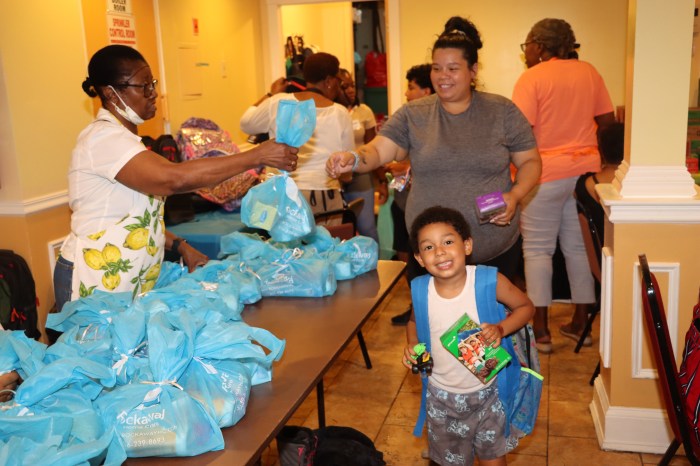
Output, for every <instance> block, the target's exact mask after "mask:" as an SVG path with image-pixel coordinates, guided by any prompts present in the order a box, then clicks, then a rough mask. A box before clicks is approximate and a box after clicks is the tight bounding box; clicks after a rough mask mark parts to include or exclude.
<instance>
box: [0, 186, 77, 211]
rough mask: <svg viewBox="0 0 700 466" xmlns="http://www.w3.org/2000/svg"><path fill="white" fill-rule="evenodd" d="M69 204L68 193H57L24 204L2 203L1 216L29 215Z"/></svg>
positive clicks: (0, 207) (35, 198) (32, 199)
mask: <svg viewBox="0 0 700 466" xmlns="http://www.w3.org/2000/svg"><path fill="white" fill-rule="evenodd" d="M64 204H68V191H67V190H64V191H56V192H55V193H50V194H46V195H44V196H38V197H33V198H31V199H27V200H25V201H22V202H11V201H0V217H1V216H20V215H28V214H33V213H36V212H41V211H43V210H49V209H53V208H54V207H59V206H62V205H64Z"/></svg>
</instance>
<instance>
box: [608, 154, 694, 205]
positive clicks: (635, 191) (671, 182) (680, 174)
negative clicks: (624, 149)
mask: <svg viewBox="0 0 700 466" xmlns="http://www.w3.org/2000/svg"><path fill="white" fill-rule="evenodd" d="M615 178H616V182H617V183H618V184H620V186H621V187H619V188H618V189H619V191H620V195H621V196H622V197H623V198H625V199H629V198H642V199H644V198H650V197H653V198H659V197H662V198H677V197H680V198H692V197H694V196H695V195H696V194H697V193H696V190H695V180H694V179H693V177H692V176H690V173H689V172H688V169H687V168H686V166H685V165H630V164H629V163H627V162H623V163H622V164H620V167H619V168H618V170H617V172H616V173H615Z"/></svg>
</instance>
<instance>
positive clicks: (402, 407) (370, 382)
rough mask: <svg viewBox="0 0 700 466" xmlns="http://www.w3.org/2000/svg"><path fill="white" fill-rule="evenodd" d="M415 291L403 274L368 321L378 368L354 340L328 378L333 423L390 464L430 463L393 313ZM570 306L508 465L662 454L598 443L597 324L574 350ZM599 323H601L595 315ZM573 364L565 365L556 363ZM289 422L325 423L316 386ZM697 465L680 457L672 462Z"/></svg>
mask: <svg viewBox="0 0 700 466" xmlns="http://www.w3.org/2000/svg"><path fill="white" fill-rule="evenodd" d="M409 303H410V292H409V290H408V286H407V285H406V283H405V281H404V280H401V281H400V282H399V283H398V284H397V285H396V287H395V288H394V290H393V292H392V293H391V294H390V295H389V296H388V297H387V299H385V300H384V302H383V303H382V305H381V306H380V308H379V309H377V310H376V311H375V313H374V314H373V316H372V317H371V319H370V320H369V321H368V322H367V323H366V324H365V326H364V327H363V334H364V336H365V340H366V342H367V346H368V348H369V352H370V356H371V358H372V365H373V368H372V369H371V370H368V369H366V368H365V366H364V362H363V360H362V354H361V352H360V350H359V348H358V346H357V340H353V342H352V343H351V345H350V346H349V347H348V348H347V349H346V351H345V352H344V353H343V355H342V356H341V358H340V359H339V360H338V361H337V362H336V363H335V364H334V365H333V367H332V368H331V370H330V371H329V372H328V374H327V375H326V376H325V377H324V385H325V387H326V388H325V397H326V404H325V406H326V424H327V425H339V426H350V427H354V428H355V429H358V430H360V431H362V432H364V433H365V434H366V435H367V436H369V437H370V438H372V439H373V440H374V442H375V445H376V446H377V448H378V449H379V450H380V451H382V452H383V453H384V459H385V461H386V462H387V464H388V465H390V466H414V465H415V466H425V465H427V464H428V460H424V459H421V451H422V450H423V449H425V448H426V446H427V441H426V439H425V436H424V437H423V438H420V439H418V438H415V437H413V435H412V434H411V431H412V430H413V425H414V422H415V419H416V415H417V412H418V407H419V405H420V379H419V377H418V376H417V375H413V374H411V373H410V372H409V371H407V370H406V369H405V368H404V367H403V366H402V365H401V364H400V358H401V355H402V352H403V346H404V343H405V330H404V327H396V326H392V325H391V316H393V315H396V314H398V313H400V312H401V311H404V310H405V309H407V308H408V305H409ZM570 315H571V306H570V305H568V304H560V303H558V304H555V305H554V306H553V308H552V310H551V317H550V319H551V321H550V328H551V329H552V333H553V341H554V352H553V353H552V354H551V355H541V356H540V359H541V364H542V375H544V377H545V379H544V380H545V386H544V390H543V393H542V402H541V405H540V412H539V417H538V420H537V425H536V427H535V430H534V432H533V434H532V435H530V436H528V437H526V438H524V439H523V440H522V441H521V443H520V445H519V446H518V448H516V449H515V450H514V452H513V453H512V454H510V455H508V464H511V465H523V466H525V465H527V466H540V465H549V466H559V465H562V466H564V465H566V466H577V465H614V466H627V465H630V466H631V465H652V464H657V463H658V461H659V460H660V459H661V456H660V455H651V454H640V453H625V452H612V451H602V450H600V448H599V447H598V441H597V439H596V434H595V430H594V427H593V421H592V418H591V414H590V411H589V408H588V405H589V403H590V401H591V399H592V393H593V392H592V390H593V388H592V387H591V386H590V385H589V384H588V381H589V379H590V377H591V374H592V373H593V370H594V368H595V366H596V364H597V361H598V359H597V336H598V328H597V325H596V327H595V328H594V331H593V336H594V345H593V347H592V348H582V350H581V352H580V353H579V354H575V353H574V352H573V348H574V342H573V341H571V340H568V339H566V338H564V337H561V336H559V335H558V333H557V332H556V331H555V330H556V329H557V328H558V326H559V325H560V324H562V323H564V322H567V321H568V318H569V316H570ZM596 323H597V322H596ZM559 367H561V368H566V373H564V371H558V370H557V368H559ZM288 424H290V425H304V426H307V427H310V428H316V427H318V415H317V411H316V393H315V392H312V393H311V395H310V396H309V397H308V398H307V399H306V400H305V401H304V403H302V405H301V406H300V407H299V409H298V410H297V411H296V412H295V413H294V415H293V416H292V418H291V419H290V421H289V423H288ZM278 464H279V462H278V461H277V453H276V450H275V445H274V444H273V445H271V446H270V447H269V448H268V449H267V451H266V452H265V454H264V455H263V458H262V466H275V465H278ZM687 464H690V463H689V462H688V461H687V460H686V459H685V458H684V457H681V456H676V458H674V460H673V461H672V462H671V465H673V466H681V465H687Z"/></svg>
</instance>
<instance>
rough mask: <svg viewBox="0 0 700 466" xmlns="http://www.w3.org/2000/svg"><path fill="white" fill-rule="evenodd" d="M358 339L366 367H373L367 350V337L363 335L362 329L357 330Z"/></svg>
mask: <svg viewBox="0 0 700 466" xmlns="http://www.w3.org/2000/svg"><path fill="white" fill-rule="evenodd" d="M357 341H358V342H359V343H360V350H361V351H362V357H363V358H364V359H365V367H367V369H371V368H372V361H371V360H370V359H369V352H367V345H366V344H365V337H363V336H362V330H360V331H359V332H357Z"/></svg>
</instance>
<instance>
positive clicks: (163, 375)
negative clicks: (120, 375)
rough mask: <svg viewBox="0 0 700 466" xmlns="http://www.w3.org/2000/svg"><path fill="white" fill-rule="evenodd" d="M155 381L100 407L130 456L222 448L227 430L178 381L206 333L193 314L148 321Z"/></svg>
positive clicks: (124, 390) (120, 390) (111, 396)
mask: <svg viewBox="0 0 700 466" xmlns="http://www.w3.org/2000/svg"><path fill="white" fill-rule="evenodd" d="M147 325H148V329H147V335H148V352H149V367H150V372H151V375H152V378H151V380H148V381H146V380H141V381H139V382H137V383H131V384H128V385H122V386H119V387H117V388H115V389H114V390H112V391H111V392H109V393H106V394H104V395H102V396H100V397H99V398H98V399H97V400H96V405H97V407H98V408H99V411H100V412H101V413H102V416H103V418H104V419H105V422H106V423H107V424H108V425H113V426H114V428H115V431H116V433H117V435H118V436H119V438H120V440H121V442H122V445H123V446H124V448H125V450H126V453H127V455H128V456H129V457H143V456H193V455H199V454H201V453H204V452H207V451H212V450H221V449H223V447H224V439H223V437H222V435H221V429H220V428H219V426H218V425H217V423H216V421H214V419H212V417H211V416H210V415H209V413H208V412H207V410H206V409H204V407H203V406H202V405H201V404H200V403H199V402H198V401H196V400H195V399H194V398H192V397H191V396H190V395H189V394H188V393H187V392H185V391H184V390H183V389H182V387H181V386H180V385H179V384H178V383H177V381H178V380H179V379H180V377H181V376H182V374H183V372H184V371H185V369H186V368H187V366H188V365H189V364H190V363H191V362H192V357H193V354H194V336H195V335H196V333H197V332H198V331H200V330H201V324H200V325H199V328H198V327H197V323H195V322H194V319H193V318H192V317H190V315H189V313H188V312H168V313H165V312H158V313H155V314H152V315H151V316H150V319H149V321H148V324H147Z"/></svg>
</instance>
